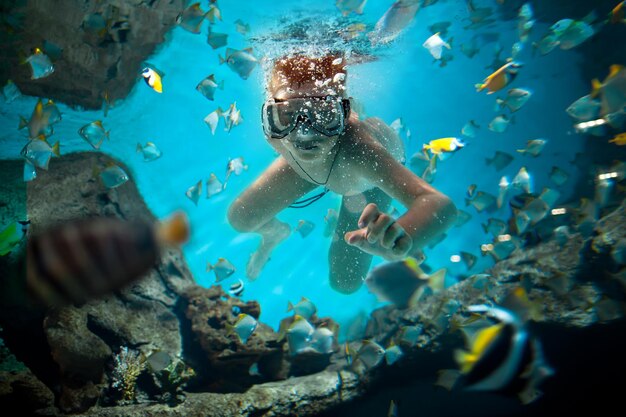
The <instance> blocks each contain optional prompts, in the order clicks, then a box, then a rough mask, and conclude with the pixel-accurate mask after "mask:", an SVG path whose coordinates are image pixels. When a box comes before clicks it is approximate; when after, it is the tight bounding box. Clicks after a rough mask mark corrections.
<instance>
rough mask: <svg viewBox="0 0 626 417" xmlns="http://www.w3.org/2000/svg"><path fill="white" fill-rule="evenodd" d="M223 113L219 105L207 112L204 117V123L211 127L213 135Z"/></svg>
mask: <svg viewBox="0 0 626 417" xmlns="http://www.w3.org/2000/svg"><path fill="white" fill-rule="evenodd" d="M223 113H224V112H223V110H222V109H221V108H220V107H218V108H217V109H216V110H214V111H212V112H211V113H209V114H207V115H206V117H205V118H204V123H206V124H207V126H209V128H210V129H211V134H212V135H215V130H216V129H217V125H218V124H219V122H220V117H222V114H223Z"/></svg>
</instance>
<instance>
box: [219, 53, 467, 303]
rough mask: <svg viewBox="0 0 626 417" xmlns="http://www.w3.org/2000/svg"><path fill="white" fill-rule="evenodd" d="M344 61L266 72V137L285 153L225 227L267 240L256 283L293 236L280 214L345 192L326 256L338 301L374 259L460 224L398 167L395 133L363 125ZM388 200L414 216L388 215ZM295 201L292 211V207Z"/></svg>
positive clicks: (255, 263)
mask: <svg viewBox="0 0 626 417" xmlns="http://www.w3.org/2000/svg"><path fill="white" fill-rule="evenodd" d="M345 80H346V68H345V62H344V60H343V59H342V58H341V57H338V56H332V55H330V56H324V57H320V58H311V57H306V56H299V55H296V56H291V57H285V58H281V59H278V60H277V61H275V62H274V67H273V69H272V71H271V73H270V77H269V83H268V95H269V99H268V100H267V102H265V104H264V105H263V108H262V120H263V131H264V133H265V136H266V140H267V141H268V143H269V144H270V145H271V146H272V147H273V148H274V149H275V150H276V151H277V152H278V153H279V154H280V156H279V157H277V158H276V159H275V160H274V162H273V163H272V164H271V165H270V166H269V167H268V168H267V169H266V170H265V171H264V172H263V173H262V174H261V175H260V176H259V177H258V178H257V179H256V180H255V181H254V182H253V183H252V184H251V185H250V186H249V187H248V188H247V189H246V190H244V191H243V192H242V193H241V195H239V196H238V197H237V198H236V199H235V201H234V202H233V203H232V204H231V206H230V207H229V210H228V219H229V222H230V224H231V226H232V227H233V228H234V229H236V230H237V231H240V232H255V233H259V234H260V235H261V237H262V240H261V243H260V245H259V247H258V249H257V250H256V251H255V252H254V253H253V254H252V256H251V257H250V259H249V261H248V265H247V269H246V273H247V276H248V277H249V278H250V279H255V278H256V277H257V276H258V275H259V273H260V272H261V269H262V268H263V266H264V265H265V263H266V262H267V260H268V259H269V257H270V254H271V253H272V251H273V249H274V248H275V247H276V246H277V245H278V244H279V243H280V242H282V241H283V240H285V239H286V238H287V237H288V236H289V235H290V233H291V229H290V227H289V225H288V224H287V223H284V222H282V221H280V220H278V219H277V218H276V215H277V214H278V213H280V212H281V211H282V210H284V209H285V208H287V207H289V206H293V207H298V206H303V204H302V203H305V201H296V200H298V199H299V198H301V197H302V196H303V195H305V194H307V193H309V192H310V191H312V190H314V189H315V188H316V187H319V186H323V187H324V191H323V192H322V193H320V194H318V195H317V196H315V197H311V198H308V199H306V202H309V203H310V202H311V201H315V200H316V199H317V198H319V197H321V196H322V195H323V194H324V193H325V192H327V191H329V190H330V191H333V192H335V193H338V194H341V195H342V196H343V197H342V203H341V209H340V212H339V216H338V220H337V226H336V229H335V234H334V236H333V242H332V244H331V247H330V251H329V271H330V283H331V286H332V287H333V288H334V289H335V290H337V291H339V292H342V293H346V294H348V293H352V292H354V291H356V290H357V289H359V288H360V286H361V285H362V283H363V280H364V278H365V276H366V275H367V272H368V270H369V267H370V264H371V260H372V256H373V255H377V256H381V257H383V258H385V259H386V260H400V259H404V258H405V257H407V256H411V255H413V254H415V253H416V252H417V251H418V250H419V249H420V248H422V247H423V246H424V245H425V244H426V243H428V242H429V240H430V239H432V238H434V237H435V236H437V235H440V234H441V233H443V232H445V231H446V230H447V229H448V228H449V227H450V226H451V225H452V224H453V223H454V220H455V217H456V207H455V206H454V204H453V203H452V202H451V200H450V199H449V198H448V197H447V196H445V195H443V194H442V193H440V192H439V191H437V190H435V189H434V188H433V187H431V186H430V185H429V184H428V183H426V182H425V181H423V180H422V179H421V178H419V177H418V176H417V175H415V174H414V173H413V172H411V171H410V170H409V169H407V168H406V167H405V166H404V165H403V164H402V162H404V148H403V144H402V142H401V140H400V138H399V137H398V136H397V135H396V133H395V132H394V131H393V130H392V129H391V128H390V127H389V126H387V125H386V124H385V123H384V122H383V121H382V120H380V119H378V118H367V119H365V120H360V119H359V117H358V115H357V114H356V113H355V112H354V111H351V109H350V100H349V99H348V97H347V93H346V83H345ZM392 199H396V200H398V201H400V202H401V203H402V204H403V205H404V206H405V207H406V208H407V209H408V210H407V211H406V213H404V214H403V215H402V216H400V217H399V218H398V219H397V220H394V218H393V217H392V216H391V215H389V214H387V213H386V211H387V210H388V209H389V207H390V203H391V200H392ZM294 202H295V204H294Z"/></svg>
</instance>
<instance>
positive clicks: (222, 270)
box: [206, 258, 237, 282]
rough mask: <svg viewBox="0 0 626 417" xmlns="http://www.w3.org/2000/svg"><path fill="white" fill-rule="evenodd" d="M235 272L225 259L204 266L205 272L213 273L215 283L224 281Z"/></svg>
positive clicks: (233, 266)
mask: <svg viewBox="0 0 626 417" xmlns="http://www.w3.org/2000/svg"><path fill="white" fill-rule="evenodd" d="M236 270H237V269H236V268H235V265H233V264H232V263H231V262H230V261H229V260H228V259H226V258H218V260H217V262H216V263H215V264H211V263H207V265H206V272H211V271H215V279H216V281H215V282H220V281H224V280H225V279H226V278H228V277H230V276H231V275H232V274H234V273H235V271H236Z"/></svg>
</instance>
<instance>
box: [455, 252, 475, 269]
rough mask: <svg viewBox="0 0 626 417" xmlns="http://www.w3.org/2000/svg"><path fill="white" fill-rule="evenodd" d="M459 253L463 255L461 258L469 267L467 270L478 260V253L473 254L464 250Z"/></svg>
mask: <svg viewBox="0 0 626 417" xmlns="http://www.w3.org/2000/svg"><path fill="white" fill-rule="evenodd" d="M459 254H460V255H461V260H462V261H463V263H464V264H465V267H466V268H467V270H468V271H469V270H470V269H472V267H473V266H474V265H475V264H476V260H477V259H478V257H476V255H473V254H471V253H469V252H464V251H461V252H460V253H459Z"/></svg>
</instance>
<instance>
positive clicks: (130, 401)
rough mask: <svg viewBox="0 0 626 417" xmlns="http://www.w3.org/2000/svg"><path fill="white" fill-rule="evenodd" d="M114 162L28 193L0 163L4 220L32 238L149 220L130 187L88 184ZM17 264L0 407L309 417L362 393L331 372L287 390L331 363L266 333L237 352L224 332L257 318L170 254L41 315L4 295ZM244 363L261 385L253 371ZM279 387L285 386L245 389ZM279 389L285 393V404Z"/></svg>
mask: <svg viewBox="0 0 626 417" xmlns="http://www.w3.org/2000/svg"><path fill="white" fill-rule="evenodd" d="M111 162H113V160H112V159H111V158H110V157H108V156H106V155H104V154H102V153H91V152H85V153H75V154H69V155H65V156H63V157H61V158H55V159H53V160H52V161H51V164H50V168H49V170H48V171H45V172H41V173H40V174H39V175H38V177H37V179H36V180H35V181H32V182H29V183H27V184H25V183H24V182H23V181H22V179H21V178H20V174H19V173H21V170H22V165H23V163H22V162H20V161H2V162H1V163H0V170H1V171H2V172H3V173H6V174H7V175H6V176H5V177H3V178H7V180H8V181H7V183H5V184H3V188H2V193H1V194H0V195H1V200H2V201H1V204H0V206H1V207H2V208H3V213H4V211H5V210H4V209H6V213H4V214H6V218H10V217H11V215H10V213H13V216H15V215H16V214H18V215H19V213H20V212H21V211H27V212H26V213H24V214H23V216H24V218H28V219H29V220H30V221H31V232H32V233H36V232H37V231H41V230H45V229H46V228H47V227H49V226H51V225H54V224H57V223H59V222H62V221H64V220H68V219H72V218H81V217H90V216H96V215H97V216H102V215H105V216H114V217H118V218H122V219H145V220H150V221H154V220H155V219H154V217H153V215H152V214H151V213H150V212H149V210H148V209H147V207H146V205H145V203H144V202H143V200H142V199H141V197H140V195H139V192H138V190H137V188H136V186H135V185H134V183H133V181H132V179H131V181H128V182H127V183H125V184H124V185H123V186H120V187H117V188H114V189H107V188H105V187H104V185H103V184H101V183H100V182H99V181H98V180H97V179H96V178H94V176H93V169H94V167H95V168H98V167H104V166H106V165H107V164H109V163H111ZM117 163H119V162H117ZM5 186H6V189H5V188H4V187H5ZM11 190H12V191H11ZM25 207H28V209H27V210H23V209H24V208H25ZM20 210H21V211H20ZM22 249H23V248H22ZM21 259H22V258H21V251H20V250H16V251H14V253H12V254H10V255H9V256H5V257H2V258H0V272H2V277H3V279H2V281H0V284H1V288H0V294H1V295H0V299H1V300H0V301H1V303H0V305H1V309H0V326H1V328H2V333H1V336H2V339H3V340H4V341H5V343H6V348H5V349H3V354H2V355H1V356H0V358H2V359H3V360H2V368H0V403H1V404H3V405H15V406H18V407H20V409H22V410H24V411H25V412H29V413H30V412H35V411H36V410H39V411H38V412H39V413H43V414H48V415H63V414H64V413H80V412H87V410H89V413H90V414H89V415H98V413H103V414H102V415H106V414H107V413H109V412H113V413H118V414H119V413H120V412H121V413H122V414H123V415H135V414H133V413H137V414H136V415H145V414H144V411H141V410H143V409H144V408H145V403H148V402H151V403H154V402H156V403H160V404H163V405H162V406H157V409H158V408H159V407H165V408H167V409H169V407H174V408H173V409H172V411H174V410H178V411H176V412H180V413H181V414H180V415H186V416H189V415H194V411H193V410H203V411H197V412H200V413H201V414H202V415H206V412H207V410H215V412H216V413H217V412H218V410H219V413H220V414H223V413H224V412H225V411H224V410H232V414H226V415H248V413H249V414H250V415H252V414H255V413H257V412H258V411H259V410H272V413H274V414H275V415H285V416H286V415H292V414H291V413H292V409H294V407H295V408H296V409H298V410H301V411H300V413H301V415H316V414H318V413H320V412H322V411H323V410H324V409H325V408H327V407H328V406H331V405H337V404H339V403H340V402H341V401H343V400H345V399H349V398H352V397H354V396H356V395H357V393H359V392H360V389H361V387H362V385H361V384H359V383H358V380H357V378H356V377H355V376H354V375H351V374H349V373H346V374H343V373H338V372H337V371H336V370H329V371H326V372H325V373H321V374H319V373H317V374H315V375H311V376H310V379H309V377H302V378H299V379H296V380H294V379H293V378H292V379H289V380H286V378H287V377H288V376H289V375H306V374H312V373H313V372H317V371H321V370H324V368H326V365H328V364H329V363H330V355H318V356H316V357H311V358H309V359H302V358H297V359H296V358H292V357H286V356H287V355H286V352H287V347H286V341H285V339H284V338H280V337H279V335H278V334H276V333H275V332H274V331H273V330H272V329H271V328H270V327H269V326H267V325H265V324H263V323H259V324H258V327H257V329H256V330H255V332H254V334H253V335H252V337H250V340H248V342H247V343H246V344H245V345H244V344H242V343H241V342H240V341H239V340H237V336H236V335H232V334H231V335H228V334H227V331H226V324H227V323H232V322H233V320H234V317H236V315H237V314H238V313H246V314H249V315H251V316H253V317H257V318H258V317H259V315H260V306H259V304H258V303H256V302H242V301H241V300H239V299H238V298H231V297H230V296H228V295H226V293H225V292H224V291H223V290H222V288H221V287H219V286H215V287H211V288H202V287H199V286H197V285H195V282H194V280H193V277H192V276H191V274H190V272H189V270H188V268H187V266H186V264H185V261H184V259H183V257H182V253H181V252H180V250H178V249H171V248H170V249H166V250H165V251H164V253H163V254H162V258H161V262H160V263H159V264H158V265H156V266H155V267H154V268H153V269H152V270H151V271H150V272H149V273H148V275H147V276H145V277H144V278H142V279H141V280H139V281H137V282H135V283H133V284H131V285H129V286H128V287H126V288H124V289H122V290H121V291H116V292H115V293H113V294H111V295H109V296H106V297H104V298H102V299H96V300H91V301H89V302H87V303H85V304H83V305H66V306H62V307H55V308H51V309H44V310H42V309H40V308H39V307H38V306H36V305H33V304H30V303H28V302H25V301H24V300H23V299H18V298H15V297H14V293H15V291H14V290H13V286H12V284H14V283H15V282H17V281H18V280H20V279H23V277H20V276H19V273H20V268H19V264H20V263H21ZM235 310H236V311H235ZM320 321H321V319H316V321H313V323H318V322H320ZM325 322H327V323H332V320H330V319H325ZM156 353H159V358H158V360H157V359H155V358H156V356H157V355H156ZM13 355H15V357H13ZM320 357H322V358H323V361H321V362H320ZM16 358H17V359H16ZM164 358H167V359H164ZM164 361H165V362H164ZM292 362H293V364H294V369H293V370H290V366H291V363H292ZM320 363H321V365H320ZM253 364H256V365H257V368H258V374H255V373H251V372H250V367H251V366H252V365H253ZM9 365H10V366H9ZM5 369H6V370H5ZM342 372H343V371H342ZM276 380H284V382H275V383H266V384H262V385H258V386H254V384H255V383H259V382H264V381H276ZM186 383H189V384H188V389H189V390H190V391H197V392H204V393H203V394H199V393H198V394H190V393H188V392H184V391H183V387H184V386H185V384H186ZM251 387H252V388H251ZM246 390H247V391H246ZM286 390H288V391H290V392H291V393H292V394H290V395H289V396H287V397H285V395H284V392H285V391H286ZM243 391H246V392H245V393H243V394H233V393H236V392H243ZM218 392H221V393H228V394H218ZM320 397H324V398H321V400H320V399H319V398H320ZM308 398H310V399H311V400H307V399H308ZM313 399H315V401H313ZM208 403H210V406H208V405H207V404H208ZM296 403H301V404H299V405H297V406H296V405H294V404H296ZM135 404H138V405H136V406H135ZM177 404H178V405H177ZM245 404H248V405H247V406H245ZM120 406H122V407H124V408H123V410H124V411H120V409H119V408H118V407H120ZM244 406H245V407H244ZM133 407H136V409H134V408H133ZM246 407H247V408H246ZM95 410H99V411H95ZM236 410H239V411H236ZM246 410H247V411H246Z"/></svg>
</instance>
